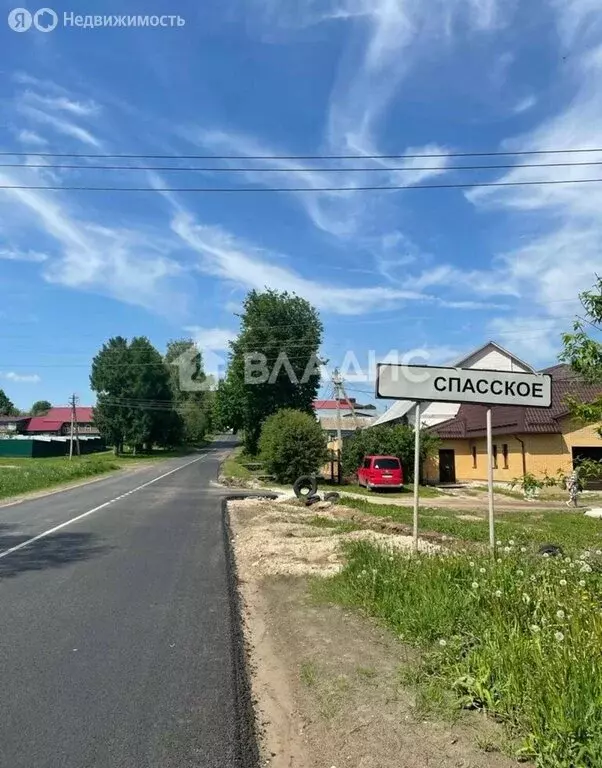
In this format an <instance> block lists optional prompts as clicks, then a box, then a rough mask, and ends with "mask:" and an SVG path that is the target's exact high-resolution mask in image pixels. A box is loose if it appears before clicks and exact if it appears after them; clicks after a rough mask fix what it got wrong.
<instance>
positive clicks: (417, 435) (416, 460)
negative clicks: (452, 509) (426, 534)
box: [414, 403, 420, 552]
mask: <svg viewBox="0 0 602 768" xmlns="http://www.w3.org/2000/svg"><path fill="white" fill-rule="evenodd" d="M419 485H420V403H416V421H415V423H414V551H415V552H418V505H419V497H418V491H419Z"/></svg>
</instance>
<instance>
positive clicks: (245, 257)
mask: <svg viewBox="0 0 602 768" xmlns="http://www.w3.org/2000/svg"><path fill="white" fill-rule="evenodd" d="M172 229H173V231H174V232H175V233H176V234H177V235H178V236H179V237H180V238H181V239H182V240H183V241H184V242H185V243H186V244H187V245H188V246H189V247H190V248H191V249H192V250H194V251H196V252H197V253H198V254H199V255H200V256H201V261H200V268H201V270H202V271H203V272H205V273H207V274H210V275H214V276H216V277H220V278H222V279H225V280H229V281H231V282H234V283H236V284H237V285H240V286H243V287H245V288H255V289H257V290H263V289H265V288H266V287H269V288H273V289H276V290H280V291H290V292H293V293H296V294H298V295H299V296H303V297H305V298H307V299H308V300H309V301H311V302H312V303H313V304H315V305H316V306H317V307H319V308H320V309H323V310H325V311H328V312H334V313H336V314H343V315H355V314H363V313H365V312H369V311H372V310H375V309H383V308H386V307H388V306H391V305H392V304H396V303H399V302H401V301H404V300H408V301H429V300H430V298H431V297H429V296H426V295H424V294H422V293H420V292H418V291H414V290H407V289H406V290H402V289H393V288H387V287H381V286H376V287H345V288H343V287H340V286H337V285H328V284H324V283H320V282H317V281H313V280H309V279H307V278H305V277H302V276H301V275H299V274H298V273H296V272H294V271H293V270H290V269H287V268H285V267H282V266H280V265H278V264H274V263H272V262H270V261H269V260H268V258H267V256H268V254H266V253H265V252H264V251H261V250H259V249H257V248H256V247H254V246H252V245H250V244H248V243H245V242H243V241H241V240H238V239H236V238H234V237H232V236H231V235H230V234H228V233H227V232H224V231H223V230H221V229H220V228H218V227H208V226H202V225H199V224H197V223H195V221H194V219H193V218H192V216H190V214H187V213H183V212H179V213H177V214H176V216H175V217H174V219H173V221H172Z"/></svg>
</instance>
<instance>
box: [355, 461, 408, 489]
mask: <svg viewBox="0 0 602 768" xmlns="http://www.w3.org/2000/svg"><path fill="white" fill-rule="evenodd" d="M357 482H358V484H359V485H363V486H365V487H366V488H369V489H370V490H372V489H374V488H402V487H403V468H402V466H401V462H400V461H399V459H398V458H397V456H365V457H364V461H363V462H362V466H361V467H360V468H359V469H358V471H357Z"/></svg>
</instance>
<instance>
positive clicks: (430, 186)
mask: <svg viewBox="0 0 602 768" xmlns="http://www.w3.org/2000/svg"><path fill="white" fill-rule="evenodd" d="M600 182H602V178H601V179H547V180H541V181H488V182H470V183H452V184H404V185H386V186H358V187H88V186H48V185H44V186H43V185H38V184H29V185H28V184H2V185H0V190H2V189H7V190H10V189H12V190H29V191H47V192H158V193H162V192H177V193H184V192H195V193H210V194H214V193H223V192H229V193H235V194H236V193H249V192H259V193H265V192H394V191H399V190H410V189H411V190H414V189H475V188H478V187H533V186H549V185H552V184H599V183H600Z"/></svg>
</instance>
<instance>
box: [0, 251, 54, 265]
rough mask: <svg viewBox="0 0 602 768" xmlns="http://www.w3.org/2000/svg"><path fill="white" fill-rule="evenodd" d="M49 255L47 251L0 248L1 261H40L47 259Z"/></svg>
mask: <svg viewBox="0 0 602 768" xmlns="http://www.w3.org/2000/svg"><path fill="white" fill-rule="evenodd" d="M47 259H48V256H47V255H46V254H45V253H38V252H37V251H19V250H17V249H14V248H11V249H8V248H0V261H2V260H4V261H33V262H37V263H40V262H42V261H47Z"/></svg>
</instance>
